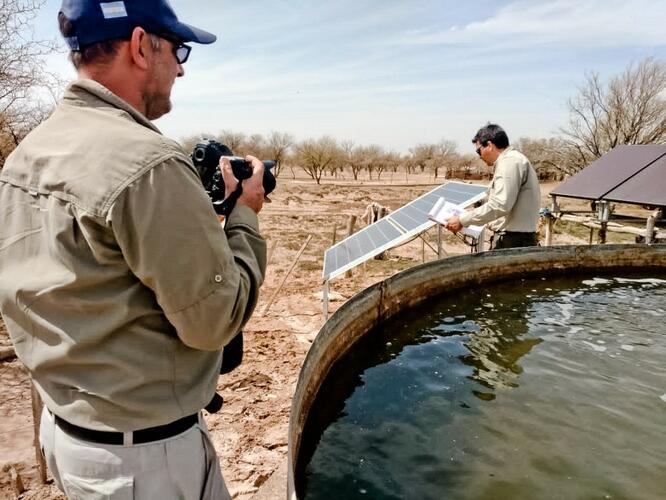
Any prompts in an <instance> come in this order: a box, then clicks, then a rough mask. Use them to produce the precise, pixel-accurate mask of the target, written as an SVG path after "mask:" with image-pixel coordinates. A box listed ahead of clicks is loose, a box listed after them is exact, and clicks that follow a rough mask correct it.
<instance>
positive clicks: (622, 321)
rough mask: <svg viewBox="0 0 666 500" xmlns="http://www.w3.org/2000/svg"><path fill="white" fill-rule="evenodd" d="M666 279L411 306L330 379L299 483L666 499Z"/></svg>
mask: <svg viewBox="0 0 666 500" xmlns="http://www.w3.org/2000/svg"><path fill="white" fill-rule="evenodd" d="M659 278H661V279H659ZM665 278H666V277H665V276H660V277H654V276H650V277H645V276H628V275H627V276H622V277H620V276H616V277H610V278H609V277H588V278H578V279H572V278H557V279H551V278H549V279H548V280H546V279H538V280H527V281H526V280H517V281H514V282H507V283H502V284H496V285H492V286H491V287H485V288H483V289H476V290H468V291H465V292H460V293H458V294H455V295H452V296H446V297H443V298H441V299H437V300H432V301H430V302H428V303H427V304H426V305H424V306H422V307H419V308H418V309H414V310H410V311H405V312H403V313H401V314H400V315H399V316H398V317H395V318H393V319H392V320H390V321H388V322H386V323H385V324H383V325H381V328H378V329H377V330H376V331H374V332H372V334H371V335H368V336H366V338H365V339H363V340H362V341H361V342H360V343H359V344H358V346H357V347H356V348H355V349H353V353H351V354H350V355H349V356H347V357H346V358H345V359H344V360H343V361H342V362H341V363H340V364H339V365H338V366H336V368H335V369H334V371H333V373H332V374H331V376H330V377H329V378H328V379H327V381H326V383H325V385H324V386H323V387H322V389H321V391H320V397H319V398H318V400H317V402H316V404H315V407H314V408H313V411H312V412H311V416H310V420H309V421H308V425H307V426H306V430H305V438H304V441H303V442H304V444H303V446H302V454H301V457H300V460H299V469H300V471H299V477H300V478H303V479H302V480H301V484H299V485H298V487H299V494H300V496H301V497H303V498H306V499H310V500H311V499H330V498H340V499H411V498H414V499H438V500H439V499H461V500H462V499H493V500H498V499H517V498H521V499H531V498H534V499H545V498H553V499H559V498H561V499H588V498H589V499H593V498H599V499H655V500H656V499H664V498H666V364H665V362H664V360H665V359H666V334H665V331H664V319H665V318H666V279H665Z"/></svg>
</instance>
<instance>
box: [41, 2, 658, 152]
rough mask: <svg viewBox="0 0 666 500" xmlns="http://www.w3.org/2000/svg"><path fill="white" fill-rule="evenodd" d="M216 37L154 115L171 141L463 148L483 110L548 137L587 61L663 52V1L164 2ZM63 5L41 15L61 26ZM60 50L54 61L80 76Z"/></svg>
mask: <svg viewBox="0 0 666 500" xmlns="http://www.w3.org/2000/svg"><path fill="white" fill-rule="evenodd" d="M171 4H172V6H173V7H174V9H175V10H176V12H177V13H178V15H179V17H180V19H181V20H183V21H185V22H187V23H189V24H193V25H195V26H198V27H201V28H204V29H206V30H208V31H211V32H213V33H215V34H217V35H218V41H217V42H216V43H215V44H213V45H207V46H204V45H196V44H194V49H193V51H192V54H191V56H190V60H189V61H188V62H187V63H186V65H185V72H186V74H185V77H184V78H181V79H179V80H178V81H177V82H176V85H175V87H174V92H173V102H174V109H173V111H172V112H171V113H170V114H169V115H167V116H165V117H164V118H161V119H160V120H158V121H157V122H156V124H157V125H158V127H160V128H161V129H162V131H163V132H164V133H165V134H167V135H169V136H172V137H174V138H176V139H177V138H180V137H182V136H186V135H191V134H196V133H200V132H205V133H216V132H219V131H220V130H222V129H231V130H234V131H239V132H244V133H246V134H251V133H262V134H268V133H269V132H270V131H271V130H278V131H283V132H290V133H292V134H294V136H296V138H297V139H305V138H308V137H319V136H321V135H324V134H329V135H332V136H333V137H336V138H338V139H341V140H353V141H355V142H356V143H357V144H371V143H376V144H380V145H382V146H384V147H385V148H387V149H393V150H396V151H400V152H407V150H408V148H409V147H411V146H413V145H415V144H417V143H421V142H436V141H439V140H440V139H452V140H454V141H456V142H457V143H458V146H459V150H460V151H461V152H471V151H472V146H471V144H470V143H469V140H470V138H471V137H472V136H473V135H474V132H476V130H477V129H478V128H479V127H480V126H482V125H483V124H485V123H486V122H487V121H494V122H497V123H499V124H501V125H502V126H504V128H505V129H506V130H507V132H508V134H509V137H510V138H514V139H517V138H519V137H522V136H529V137H549V136H552V135H554V134H557V132H558V128H559V127H561V126H564V125H565V124H566V122H567V117H568V112H567V108H566V101H567V99H568V98H569V97H571V96H573V95H575V93H576V89H577V87H578V86H580V85H582V84H583V82H584V77H585V71H587V70H594V71H597V72H599V73H600V74H601V76H602V77H604V78H608V77H610V76H613V75H616V74H618V73H620V72H621V71H623V70H624V69H625V68H626V67H627V65H628V64H630V63H632V62H634V63H636V62H638V61H640V60H641V59H643V58H644V57H648V56H652V57H657V58H664V57H666V29H665V28H664V27H663V23H664V19H666V1H664V0H623V1H622V0H587V1H586V0H544V1H536V0H530V1H524V0H520V1H498V0H494V1H490V0H475V1H468V2H461V1H450V0H440V1H434V0H412V1H390V0H383V1H380V0H338V1H315V0H311V1H308V0H291V1H289V0H271V1H266V0H243V1H231V0H226V1H220V0H217V1H215V0H204V1H192V0H190V1H185V0H172V1H171ZM59 6H60V2H59V1H58V0H48V2H47V5H46V7H45V8H44V9H43V11H42V12H41V14H40V17H39V19H38V24H37V31H38V34H39V35H40V36H42V37H51V36H52V37H56V36H57V25H56V22H55V19H56V15H57V11H58V10H59ZM68 64H69V63H68V62H67V61H66V57H65V55H64V54H58V55H54V56H52V57H50V58H49V59H48V65H49V68H50V69H52V70H53V71H55V72H58V73H60V74H62V75H63V76H64V77H66V78H68V79H72V78H74V76H75V74H74V72H73V70H72V69H71V68H69V66H68Z"/></svg>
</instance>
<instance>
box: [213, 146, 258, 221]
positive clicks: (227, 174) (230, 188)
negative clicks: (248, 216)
mask: <svg viewBox="0 0 666 500" xmlns="http://www.w3.org/2000/svg"><path fill="white" fill-rule="evenodd" d="M232 158H237V157H232ZM243 161H245V162H246V164H249V166H250V168H251V169H252V173H251V175H250V177H249V178H248V179H246V180H245V182H243V185H242V192H241V194H240V196H239V197H238V199H237V200H236V203H237V204H241V205H246V206H248V207H250V208H251V209H252V210H254V212H255V213H259V211H260V210H261V208H262V206H263V205H264V197H265V189H264V186H263V179H264V170H265V169H264V164H263V163H262V162H261V161H259V160H258V159H257V158H255V157H254V156H250V155H248V156H246V157H245V159H244V160H243ZM219 168H220V170H221V172H222V179H223V180H224V186H225V189H224V198H225V199H227V198H229V197H230V196H232V194H233V193H234V191H236V190H237V189H238V184H239V179H237V178H236V177H235V176H234V171H233V168H232V166H231V160H230V157H228V156H221V157H220V163H219Z"/></svg>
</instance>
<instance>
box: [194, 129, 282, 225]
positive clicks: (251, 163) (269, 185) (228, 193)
mask: <svg viewBox="0 0 666 500" xmlns="http://www.w3.org/2000/svg"><path fill="white" fill-rule="evenodd" d="M192 162H193V163H194V166H195V167H196V169H197V171H198V172H199V176H200V177H201V182H202V183H203V185H204V189H206V192H207V193H208V196H210V199H211V201H212V202H213V207H214V208H215V212H216V213H217V214H218V215H225V216H228V215H229V214H230V213H231V210H233V207H234V206H235V205H236V203H237V202H239V201H240V203H241V204H244V205H247V206H249V207H250V208H252V210H254V211H255V212H257V213H258V212H259V210H261V207H262V205H263V202H264V197H265V196H268V195H269V194H270V193H271V192H272V191H273V190H274V189H275V184H276V181H275V177H274V176H273V174H272V172H271V169H272V168H273V167H274V166H275V162H273V161H259V160H258V159H257V158H255V157H254V156H247V157H245V158H241V157H238V156H234V154H233V153H232V152H231V149H229V148H228V147H227V146H225V145H224V144H221V143H219V142H217V141H214V140H204V141H202V142H200V143H199V144H197V145H196V146H194V150H193V151H192Z"/></svg>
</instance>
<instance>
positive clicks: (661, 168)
mask: <svg viewBox="0 0 666 500" xmlns="http://www.w3.org/2000/svg"><path fill="white" fill-rule="evenodd" d="M603 199H604V200H608V201H616V202H619V203H636V204H639V205H651V206H655V207H666V156H662V157H661V158H659V159H658V160H657V161H655V162H654V163H652V164H650V165H649V166H648V167H646V168H645V169H643V170H641V171H640V172H639V173H638V174H636V175H635V176H633V177H631V178H630V179H627V180H626V181H625V182H623V183H622V184H620V185H619V186H618V187H617V188H615V189H613V190H612V191H611V192H610V193H607V194H605V195H604V196H603Z"/></svg>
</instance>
